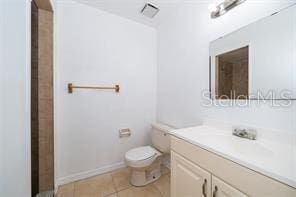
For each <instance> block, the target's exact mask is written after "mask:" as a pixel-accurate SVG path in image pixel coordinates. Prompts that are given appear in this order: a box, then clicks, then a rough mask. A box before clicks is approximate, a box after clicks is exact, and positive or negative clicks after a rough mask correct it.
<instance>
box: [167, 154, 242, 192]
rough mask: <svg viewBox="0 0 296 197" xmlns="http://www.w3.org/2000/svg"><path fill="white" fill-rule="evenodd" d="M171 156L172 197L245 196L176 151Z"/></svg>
mask: <svg viewBox="0 0 296 197" xmlns="http://www.w3.org/2000/svg"><path fill="white" fill-rule="evenodd" d="M171 158H172V174H171V180H172V195H171V196H172V197H196V196H201V197H210V196H213V197H247V195H245V194H243V193H242V192H240V191H239V190H237V189H235V188H234V187H231V186H230V185H228V184H227V183H225V182H223V181H222V180H220V179H219V178H217V177H215V176H212V175H211V173H209V172H207V171H206V170H204V169H202V168H200V167H199V166H198V165H196V164H194V163H192V162H191V161H189V160H187V159H185V158H184V157H182V156H181V155H179V154H178V153H175V152H173V151H172V154H171ZM211 190H212V191H211Z"/></svg>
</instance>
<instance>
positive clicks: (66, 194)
mask: <svg viewBox="0 0 296 197" xmlns="http://www.w3.org/2000/svg"><path fill="white" fill-rule="evenodd" d="M73 196H74V183H69V184H66V185H62V186H60V187H59V189H58V193H57V197H73Z"/></svg>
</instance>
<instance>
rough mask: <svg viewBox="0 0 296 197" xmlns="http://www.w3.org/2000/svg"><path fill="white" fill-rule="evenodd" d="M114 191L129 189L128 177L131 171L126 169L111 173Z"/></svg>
mask: <svg viewBox="0 0 296 197" xmlns="http://www.w3.org/2000/svg"><path fill="white" fill-rule="evenodd" d="M111 175H112V178H113V182H114V184H115V189H116V191H121V190H124V189H127V188H129V187H131V184H130V175H131V169H130V168H128V167H126V168H122V169H119V170H116V171H114V172H112V173H111Z"/></svg>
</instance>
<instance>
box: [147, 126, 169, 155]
mask: <svg viewBox="0 0 296 197" xmlns="http://www.w3.org/2000/svg"><path fill="white" fill-rule="evenodd" d="M173 129H174V128H172V127H170V126H168V125H164V124H160V123H155V124H152V132H151V139H152V144H153V147H154V148H156V149H157V150H159V151H160V152H162V153H169V152H170V148H171V141H170V134H169V133H170V131H171V130H173Z"/></svg>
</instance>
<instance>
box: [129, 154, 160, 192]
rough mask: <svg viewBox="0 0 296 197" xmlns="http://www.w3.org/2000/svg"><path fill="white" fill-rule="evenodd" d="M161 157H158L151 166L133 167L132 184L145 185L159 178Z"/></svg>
mask: <svg viewBox="0 0 296 197" xmlns="http://www.w3.org/2000/svg"><path fill="white" fill-rule="evenodd" d="M160 164H161V160H160V158H157V159H156V160H155V161H154V162H153V163H152V164H151V165H150V166H148V167H145V168H132V173H131V184H132V185H133V186H137V187H139V186H145V185H147V184H149V183H152V182H154V181H156V180H157V179H159V177H160V176H161V172H160Z"/></svg>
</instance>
